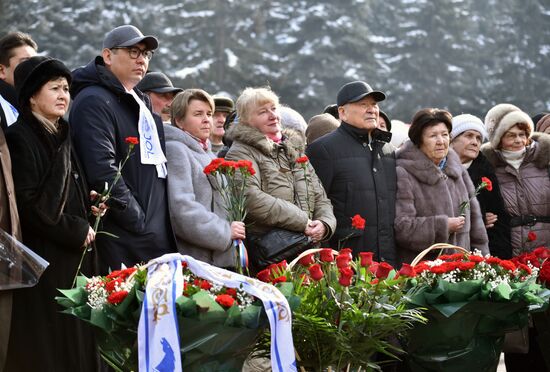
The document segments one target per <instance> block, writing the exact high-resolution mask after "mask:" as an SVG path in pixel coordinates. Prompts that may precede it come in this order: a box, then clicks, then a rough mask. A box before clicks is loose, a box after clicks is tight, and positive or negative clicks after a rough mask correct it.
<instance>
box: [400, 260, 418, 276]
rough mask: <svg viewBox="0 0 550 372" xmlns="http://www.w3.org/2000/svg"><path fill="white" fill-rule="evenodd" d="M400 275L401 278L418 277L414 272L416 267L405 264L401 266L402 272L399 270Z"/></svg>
mask: <svg viewBox="0 0 550 372" xmlns="http://www.w3.org/2000/svg"><path fill="white" fill-rule="evenodd" d="M398 274H399V275H401V276H408V277H409V278H414V277H415V276H416V272H415V271H414V267H412V266H411V265H409V264H407V263H404V264H403V265H402V266H401V270H399V273H398Z"/></svg>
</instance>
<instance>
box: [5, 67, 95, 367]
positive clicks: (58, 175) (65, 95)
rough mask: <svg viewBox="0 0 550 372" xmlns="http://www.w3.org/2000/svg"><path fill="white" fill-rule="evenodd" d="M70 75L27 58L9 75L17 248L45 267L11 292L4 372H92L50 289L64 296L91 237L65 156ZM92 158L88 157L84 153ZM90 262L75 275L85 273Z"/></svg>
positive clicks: (83, 331)
mask: <svg viewBox="0 0 550 372" xmlns="http://www.w3.org/2000/svg"><path fill="white" fill-rule="evenodd" d="M70 83H71V72H70V71H69V70H68V69H67V67H65V65H64V64H63V63H62V62H61V61H59V60H56V59H53V58H49V57H32V58H30V59H28V60H26V61H24V62H22V63H21V64H19V65H18V66H17V68H16V70H15V87H16V90H17V94H18V100H19V105H20V108H21V111H20V114H19V118H18V120H17V122H16V123H15V124H13V125H12V126H10V127H9V128H8V130H7V132H6V137H7V142H8V146H9V149H10V153H11V156H12V162H13V180H14V184H15V193H16V195H17V206H18V209H19V215H20V218H21V228H22V232H23V243H25V244H26V245H27V246H28V247H29V248H31V249H32V250H33V251H34V252H36V253H37V254H39V255H40V256H42V257H43V258H45V259H46V260H47V261H48V262H49V266H48V268H47V269H46V271H45V272H44V274H43V275H42V277H41V278H40V281H39V282H38V284H37V285H36V286H35V287H33V288H26V289H20V290H17V291H15V292H14V305H13V306H14V308H13V322H12V329H11V333H10V341H9V346H8V359H7V363H6V370H7V371H56V372H57V371H96V370H97V367H98V363H97V362H98V354H97V352H96V349H95V344H94V342H93V340H94V337H93V333H92V331H91V329H89V328H88V326H87V325H86V324H84V323H83V322H81V321H79V320H78V319H76V318H74V317H71V316H68V315H67V314H61V313H60V310H61V308H60V307H59V306H58V305H57V304H56V301H55V297H56V296H57V295H58V293H57V288H70V287H71V285H72V281H73V278H74V276H75V273H76V271H77V268H78V264H79V261H80V257H81V255H82V252H83V249H85V246H86V245H88V244H90V243H92V242H93V241H94V239H95V233H94V231H93V229H92V228H91V227H90V224H89V222H88V210H89V208H90V207H89V204H88V202H87V201H88V197H87V185H86V183H85V179H84V174H83V173H82V171H81V170H80V167H79V165H78V162H77V160H76V157H75V154H74V152H73V151H72V149H71V139H70V135H69V125H68V123H67V122H66V121H65V120H64V119H63V115H64V114H65V113H66V111H67V109H68V107H69V100H70V96H69V85H70ZM90 151H93V149H90ZM91 258H92V254H87V255H86V257H85V259H84V262H83V264H82V267H81V271H82V272H84V274H86V275H91V274H93V272H92V259H91Z"/></svg>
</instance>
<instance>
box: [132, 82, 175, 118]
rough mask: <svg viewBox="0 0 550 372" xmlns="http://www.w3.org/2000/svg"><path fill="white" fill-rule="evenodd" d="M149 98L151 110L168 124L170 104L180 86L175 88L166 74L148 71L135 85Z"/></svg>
mask: <svg viewBox="0 0 550 372" xmlns="http://www.w3.org/2000/svg"><path fill="white" fill-rule="evenodd" d="M136 88H138V89H139V90H141V91H142V92H143V93H145V94H147V95H148V96H149V99H151V106H152V107H153V112H154V113H155V114H157V115H159V116H160V117H161V119H162V122H163V123H164V124H170V105H171V104H172V101H173V100H174V97H175V96H176V94H178V93H179V92H183V89H181V88H175V87H174V85H173V84H172V81H171V80H170V79H169V78H168V76H166V75H164V74H163V73H162V72H149V73H148V74H147V75H145V77H144V78H143V80H141V81H140V82H139V84H138V85H137V87H136Z"/></svg>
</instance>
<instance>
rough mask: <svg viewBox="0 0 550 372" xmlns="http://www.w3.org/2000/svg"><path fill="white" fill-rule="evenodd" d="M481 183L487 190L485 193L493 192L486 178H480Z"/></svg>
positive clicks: (491, 184)
mask: <svg viewBox="0 0 550 372" xmlns="http://www.w3.org/2000/svg"><path fill="white" fill-rule="evenodd" d="M481 182H483V183H484V184H485V188H486V189H487V191H493V182H491V180H490V179H488V178H487V177H481Z"/></svg>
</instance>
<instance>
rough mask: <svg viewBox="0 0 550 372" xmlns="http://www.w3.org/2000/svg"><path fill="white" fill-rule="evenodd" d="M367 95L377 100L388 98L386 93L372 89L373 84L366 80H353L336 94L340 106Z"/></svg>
mask: <svg viewBox="0 0 550 372" xmlns="http://www.w3.org/2000/svg"><path fill="white" fill-rule="evenodd" d="M366 96H372V97H373V98H374V99H375V100H376V102H380V101H383V100H385V99H386V95H385V94H384V93H382V92H380V91H378V90H374V89H372V88H371V86H370V85H368V84H367V83H365V82H364V81H352V82H351V83H347V84H345V85H344V86H343V87H342V88H340V90H339V91H338V95H337V96H336V104H337V105H338V106H343V105H345V104H346V103H352V102H357V101H359V100H361V99H363V98H365V97H366Z"/></svg>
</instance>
